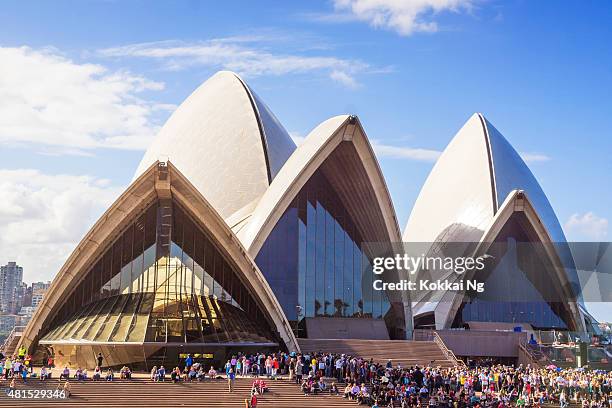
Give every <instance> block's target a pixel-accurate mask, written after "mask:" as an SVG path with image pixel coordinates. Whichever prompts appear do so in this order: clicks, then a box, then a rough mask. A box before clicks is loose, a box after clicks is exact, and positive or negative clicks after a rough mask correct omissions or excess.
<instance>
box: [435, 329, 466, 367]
mask: <svg viewBox="0 0 612 408" xmlns="http://www.w3.org/2000/svg"><path fill="white" fill-rule="evenodd" d="M433 341H434V342H436V344H437V345H438V347H440V349H441V350H442V353H444V356H445V357H446V359H447V360H450V361H452V362H454V363H455V365H458V366H461V367H465V363H464V362H463V360H461V359H459V358H457V356H456V355H455V353H453V351H452V350H451V349H449V348H448V347H446V344H444V341H443V340H442V337H440V335H439V334H438V333H437V332H435V331H434V332H433Z"/></svg>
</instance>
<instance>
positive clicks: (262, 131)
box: [234, 74, 272, 184]
mask: <svg viewBox="0 0 612 408" xmlns="http://www.w3.org/2000/svg"><path fill="white" fill-rule="evenodd" d="M234 76H235V77H236V78H237V79H238V81H240V83H241V84H242V87H243V88H244V91H245V92H246V94H247V96H248V97H249V102H251V108H252V109H253V113H254V114H255V120H256V121H257V127H258V128H259V136H260V137H261V145H262V148H263V152H264V159H265V160H266V173H267V175H268V184H272V171H271V170H270V158H269V157H268V140H267V138H266V131H265V128H264V126H263V123H262V122H261V117H260V116H259V109H257V105H256V104H255V99H254V98H253V95H251V91H250V89H249V88H248V86H247V84H246V83H244V81H243V80H242V78H240V77H239V76H238V75H236V74H234Z"/></svg>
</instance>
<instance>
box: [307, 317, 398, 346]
mask: <svg viewBox="0 0 612 408" xmlns="http://www.w3.org/2000/svg"><path fill="white" fill-rule="evenodd" d="M306 329H307V330H308V338H310V339H367V340H389V333H388V331H387V326H386V325H385V321H384V320H382V319H369V318H347V317H311V318H306Z"/></svg>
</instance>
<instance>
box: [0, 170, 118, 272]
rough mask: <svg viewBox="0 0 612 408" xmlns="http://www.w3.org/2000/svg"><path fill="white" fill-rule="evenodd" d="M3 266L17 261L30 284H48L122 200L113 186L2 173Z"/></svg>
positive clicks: (101, 181) (99, 181) (0, 246)
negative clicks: (97, 223)
mask: <svg viewBox="0 0 612 408" xmlns="http://www.w3.org/2000/svg"><path fill="white" fill-rule="evenodd" d="M0 191H2V199H1V200H0V254H2V257H3V258H4V259H0V263H2V264H4V263H6V262H8V261H9V260H10V261H17V263H18V264H20V265H22V266H23V267H24V274H25V276H26V278H25V280H26V281H32V280H50V279H52V278H53V277H54V276H55V274H56V273H57V271H59V269H60V268H61V266H62V265H63V263H64V262H65V261H66V259H67V258H68V256H69V255H70V253H71V252H72V250H74V248H75V247H76V245H77V243H78V242H79V241H80V240H81V239H82V238H83V236H84V235H85V233H86V232H87V230H88V229H89V228H90V227H91V225H93V223H94V222H95V221H96V219H97V218H98V217H99V216H100V214H102V213H103V212H104V211H105V210H106V208H108V206H109V205H110V204H111V203H112V202H113V201H114V199H115V198H116V197H117V196H118V195H119V193H120V189H119V188H116V187H114V186H112V185H110V181H109V180H107V179H102V178H94V177H89V176H73V175H65V174H57V175H48V174H43V173H41V172H40V171H38V170H32V169H19V170H2V169H0Z"/></svg>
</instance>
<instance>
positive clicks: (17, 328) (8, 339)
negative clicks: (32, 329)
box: [2, 326, 25, 351]
mask: <svg viewBox="0 0 612 408" xmlns="http://www.w3.org/2000/svg"><path fill="white" fill-rule="evenodd" d="M24 328H25V326H13V328H12V329H11V331H10V332H9V335H8V336H6V339H5V340H4V343H3V344H2V351H6V349H7V347H8V346H9V345H10V344H11V342H12V341H13V339H14V338H15V336H16V335H17V333H19V334H20V335H21V334H22V333H23V329H24Z"/></svg>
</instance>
